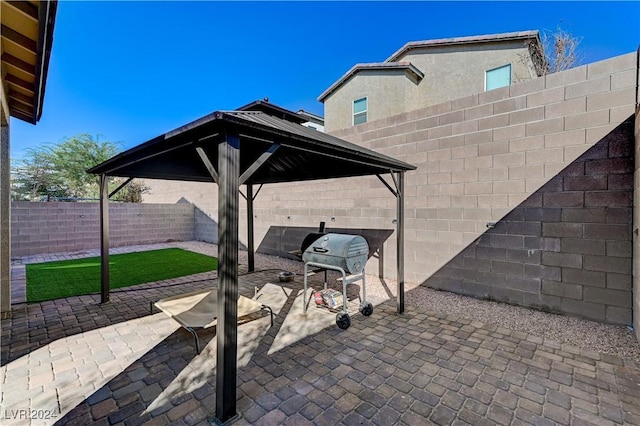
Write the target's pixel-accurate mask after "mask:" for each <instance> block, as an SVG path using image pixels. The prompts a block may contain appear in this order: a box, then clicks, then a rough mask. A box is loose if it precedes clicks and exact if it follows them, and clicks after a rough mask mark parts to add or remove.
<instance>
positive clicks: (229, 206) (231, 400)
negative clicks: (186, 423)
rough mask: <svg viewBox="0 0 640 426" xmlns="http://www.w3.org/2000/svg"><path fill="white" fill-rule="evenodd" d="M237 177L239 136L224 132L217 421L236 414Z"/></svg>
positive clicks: (220, 173) (220, 169)
mask: <svg viewBox="0 0 640 426" xmlns="http://www.w3.org/2000/svg"><path fill="white" fill-rule="evenodd" d="M239 177H240V139H239V138H238V136H236V135H231V134H227V135H226V138H225V140H224V141H223V142H221V143H220V144H219V145H218V179H219V180H218V257H219V264H218V324H217V332H216V334H217V365H216V418H217V420H218V421H219V422H221V423H224V422H226V421H228V420H229V419H231V418H232V417H234V416H235V415H236V374H237V346H238V341H237V338H238V222H239V221H238V216H239V204H240V197H239V194H238V190H239Z"/></svg>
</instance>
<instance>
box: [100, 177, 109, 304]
mask: <svg viewBox="0 0 640 426" xmlns="http://www.w3.org/2000/svg"><path fill="white" fill-rule="evenodd" d="M108 301H109V179H108V178H107V175H105V174H101V175H100V303H107V302H108Z"/></svg>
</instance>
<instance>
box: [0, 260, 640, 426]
mask: <svg viewBox="0 0 640 426" xmlns="http://www.w3.org/2000/svg"><path fill="white" fill-rule="evenodd" d="M196 278H197V279H194V278H190V279H189V278H185V279H184V281H183V283H181V284H175V285H166V286H164V287H163V286H161V285H151V286H146V287H143V288H142V289H138V290H136V291H131V292H122V293H113V295H112V302H111V303H109V304H107V305H99V304H97V296H83V297H76V298H68V299H63V300H61V301H55V302H44V303H40V304H32V305H17V306H15V307H14V308H15V310H14V314H13V318H12V319H9V320H3V321H2V369H0V371H1V372H2V373H1V377H0V380H1V383H2V392H3V396H2V416H3V419H2V421H1V422H0V423H2V424H5V423H6V424H9V423H8V420H9V419H7V416H11V415H12V414H13V413H14V412H13V411H11V410H16V409H18V408H22V407H24V408H26V407H27V406H29V407H31V408H32V409H36V410H38V409H42V410H55V409H56V408H57V409H58V410H59V415H58V417H57V419H56V420H58V421H59V424H78V425H85V424H98V425H100V424H104V425H109V424H122V425H134V424H142V423H148V424H158V425H165V424H176V425H178V424H189V425H191V424H208V422H207V419H208V418H209V417H210V416H211V415H212V414H213V413H214V411H215V328H213V329H209V330H206V331H203V332H201V333H200V336H201V341H202V343H203V346H204V345H206V347H205V348H204V350H203V351H202V353H201V354H200V355H197V354H196V353H195V350H194V344H193V339H192V338H191V336H190V335H189V333H187V332H186V331H184V330H182V329H179V328H178V327H177V326H176V325H175V323H172V321H171V320H169V319H167V318H164V317H163V316H162V314H153V315H152V314H150V313H149V305H148V302H149V300H155V299H158V298H161V297H164V296H166V295H170V294H176V293H180V292H184V291H188V290H192V289H194V288H205V287H207V286H210V285H211V284H212V281H210V280H209V281H199V280H200V279H207V278H213V277H206V276H205V277H201V276H199V277H196ZM273 278H274V271H264V272H259V273H254V274H247V275H243V276H241V278H240V292H241V294H244V295H247V296H251V295H253V292H254V287H255V286H256V285H258V286H264V285H265V283H267V282H274V279H273ZM192 281H195V282H192ZM297 281H300V280H298V279H297ZM172 284H173V283H172ZM283 288H284V290H283V289H281V288H280V287H279V286H278V287H276V286H272V287H265V288H264V292H265V298H264V299H263V300H265V301H268V302H269V303H270V304H272V305H273V306H274V310H275V311H276V313H277V316H276V320H275V324H274V326H273V327H269V321H268V318H267V317H262V316H259V315H256V316H255V318H254V317H252V318H249V319H248V320H247V321H245V322H243V323H242V325H241V326H240V328H239V341H240V344H239V370H238V393H237V398H238V411H239V419H237V421H236V424H239V425H245V424H257V425H278V424H292V425H303V424H318V425H334V424H345V425H361V424H375V425H390V424H412V425H413V424H415V425H424V424H438V425H444V424H455V425H462V424H471V425H481V424H492V425H494V424H499V425H520V424H536V425H545V424H574V425H580V424H594V425H608V424H611V425H613V424H640V365H638V364H637V363H635V362H633V361H630V360H625V359H620V358H616V357H612V356H608V355H601V354H598V353H595V352H591V351H586V350H581V349H579V348H577V347H574V346H570V345H561V344H557V343H555V342H553V341H548V340H544V339H541V338H538V337H536V336H532V335H527V334H525V333H520V332H514V331H511V330H508V329H504V328H499V327H496V326H493V325H488V324H483V323H479V322H474V321H470V320H462V319H459V318H453V317H449V316H447V315H446V314H443V313H436V312H425V311H420V310H419V309H416V308H413V307H408V308H407V311H406V313H405V314H403V315H401V316H398V315H397V314H396V312H395V305H394V303H393V301H387V302H384V303H382V304H380V305H378V306H376V308H375V310H374V313H373V315H372V316H370V317H363V316H361V315H359V314H356V315H354V316H353V321H352V325H351V327H350V328H349V329H348V330H340V329H338V328H337V327H336V326H335V324H334V323H333V320H334V315H333V314H331V313H329V312H326V311H324V310H322V309H317V308H311V309H310V311H309V314H308V317H306V319H305V317H304V316H302V312H301V311H302V299H301V296H299V295H298V293H299V290H300V288H301V283H300V282H295V283H286V284H284V285H283ZM267 289H269V291H270V292H267ZM356 304H357V302H356ZM145 327H146V328H145ZM66 349H68V350H66ZM109 354H113V355H114V356H110V355H109ZM24 374H26V375H27V376H28V380H26V382H25V380H24V378H23V376H21V375H24ZM103 382H104V383H103ZM87 383H90V384H93V385H94V389H90V391H89V392H88V393H87V392H86V389H87V387H86V386H87ZM25 386H26V388H25ZM56 386H58V387H56ZM52 387H53V388H55V392H53V394H54V395H56V396H55V397H53V398H52V399H45V400H44V401H43V400H42V398H41V397H40V396H41V395H44V394H47V392H49V394H48V395H51V394H52V393H51V392H50V391H49V389H51V388H52ZM21 398H23V402H22V405H21V406H20V405H15V404H20V403H19V402H15V401H20V399H21ZM10 400H11V401H14V406H13V408H11V409H9V407H8V406H7V405H6V403H7V402H8V401H10ZM72 401H77V402H76V403H74V404H73V408H71V407H68V408H66V409H65V408H64V407H66V406H67V405H69V404H71V402H72ZM28 404H31V405H28ZM56 406H57V407H56ZM63 406H64V407H63ZM8 409H9V411H7V410H8ZM17 424H24V421H23V422H22V423H17ZM32 424H42V422H38V421H34V422H33V423H32Z"/></svg>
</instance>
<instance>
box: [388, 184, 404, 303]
mask: <svg viewBox="0 0 640 426" xmlns="http://www.w3.org/2000/svg"><path fill="white" fill-rule="evenodd" d="M391 176H393V174H391ZM394 182H395V184H396V187H397V195H396V201H397V211H398V212H397V219H396V220H397V224H396V225H397V231H396V243H397V246H398V247H397V253H396V262H397V269H398V278H397V279H398V287H397V289H396V292H397V294H396V309H397V311H398V313H399V314H401V313H403V312H404V172H398V176H397V179H395V178H394Z"/></svg>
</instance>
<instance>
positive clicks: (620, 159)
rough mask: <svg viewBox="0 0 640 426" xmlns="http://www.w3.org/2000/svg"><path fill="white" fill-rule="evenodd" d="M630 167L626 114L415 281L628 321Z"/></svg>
mask: <svg viewBox="0 0 640 426" xmlns="http://www.w3.org/2000/svg"><path fill="white" fill-rule="evenodd" d="M633 172H634V135H633V116H632V117H630V118H629V119H627V120H626V121H624V122H623V123H622V124H620V125H619V126H618V127H616V128H615V129H614V130H613V131H611V132H610V133H609V134H608V135H606V136H605V137H604V138H603V139H601V140H600V141H599V142H598V143H597V144H595V145H594V146H592V147H591V148H590V149H589V150H588V151H586V152H585V153H584V154H583V155H582V156H580V157H579V158H578V159H577V160H575V161H574V162H573V163H571V164H570V165H569V166H567V167H566V168H565V169H563V170H562V171H561V172H560V173H559V174H558V175H556V176H555V177H554V178H552V179H551V180H550V181H549V182H547V183H546V184H545V185H544V186H542V187H541V188H540V189H539V190H538V191H536V192H535V193H534V194H532V195H531V196H530V197H529V198H528V199H527V200H525V201H524V202H523V203H522V204H520V205H519V206H517V207H516V208H515V209H514V210H512V211H511V212H510V213H509V214H508V215H507V216H505V217H504V218H503V219H502V220H500V221H498V222H496V223H495V224H488V228H490V229H488V230H487V231H486V232H485V233H484V234H483V235H481V236H480V237H479V238H478V239H476V240H475V241H474V242H473V243H471V244H470V245H469V246H467V247H466V248H465V249H464V250H463V251H462V252H461V253H460V254H458V255H457V256H456V257H455V258H454V259H453V260H451V261H450V262H449V263H447V264H446V265H445V266H443V267H442V268H441V269H439V270H438V271H437V272H436V273H435V274H434V275H432V276H431V277H430V278H428V279H427V280H426V281H425V282H424V283H423V285H426V286H428V287H432V288H436V289H442V290H447V291H452V292H455V293H459V294H464V295H469V296H473V297H478V298H484V299H490V300H498V301H504V302H508V303H513V304H517V305H524V306H529V307H534V308H538V309H542V310H545V311H550V312H558V313H565V314H571V315H577V316H580V317H585V318H588V319H592V320H596V321H601V322H609V323H616V324H630V323H631V318H632V317H631V315H632V308H631V306H632V280H631V276H632V253H631V244H632V230H631V228H632V220H633V210H632V209H633V187H634V180H633Z"/></svg>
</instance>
